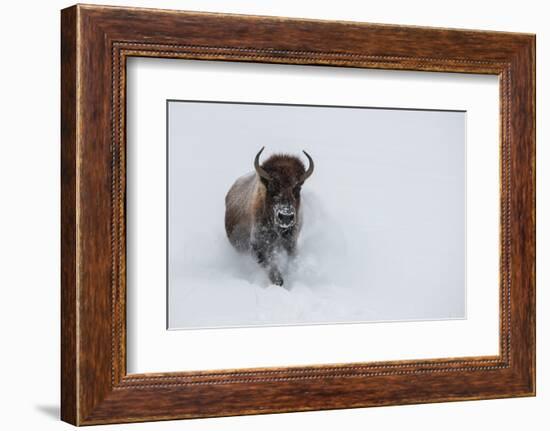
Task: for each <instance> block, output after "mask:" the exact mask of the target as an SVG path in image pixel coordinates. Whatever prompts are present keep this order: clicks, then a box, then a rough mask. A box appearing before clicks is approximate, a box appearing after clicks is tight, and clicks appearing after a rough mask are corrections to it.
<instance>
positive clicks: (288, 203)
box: [225, 147, 314, 286]
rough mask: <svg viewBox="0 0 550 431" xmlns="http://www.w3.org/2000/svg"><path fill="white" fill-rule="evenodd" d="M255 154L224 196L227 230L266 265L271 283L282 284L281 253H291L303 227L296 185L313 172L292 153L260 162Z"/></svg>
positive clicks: (231, 238) (236, 244) (238, 245)
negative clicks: (251, 165)
mask: <svg viewBox="0 0 550 431" xmlns="http://www.w3.org/2000/svg"><path fill="white" fill-rule="evenodd" d="M263 150H264V148H263V147H262V149H261V150H260V151H259V152H258V154H256V157H255V159H254V169H255V172H251V173H249V174H246V175H244V176H242V177H240V178H238V179H237V180H236V181H235V182H234V183H233V185H232V186H231V188H230V189H229V192H228V193H227V195H226V197H225V231H226V233H227V238H228V239H229V242H230V243H231V244H232V245H233V247H235V248H236V249H237V250H238V251H240V252H246V253H251V254H252V255H253V256H254V258H255V259H256V260H257V262H258V263H259V264H260V265H261V266H262V267H263V268H265V269H266V271H267V274H268V276H269V280H270V281H271V283H273V284H275V285H278V286H282V285H283V283H284V281H283V277H282V275H281V268H280V259H278V257H279V256H280V255H281V253H286V255H288V256H291V257H292V256H294V255H295V252H296V241H297V239H298V234H299V232H300V227H301V216H300V190H301V187H302V185H303V184H304V181H305V180H306V179H307V178H309V176H311V174H312V173H313V166H314V165H313V159H312V158H311V157H310V155H309V154H308V153H306V152H305V151H304V154H305V155H306V157H307V158H308V161H309V166H308V168H307V170H306V169H305V167H304V164H303V163H302V162H301V161H300V159H299V158H298V157H296V156H292V155H288V154H276V155H273V156H271V157H269V158H268V159H267V160H266V161H265V162H264V163H263V164H261V165H260V154H262V151H263Z"/></svg>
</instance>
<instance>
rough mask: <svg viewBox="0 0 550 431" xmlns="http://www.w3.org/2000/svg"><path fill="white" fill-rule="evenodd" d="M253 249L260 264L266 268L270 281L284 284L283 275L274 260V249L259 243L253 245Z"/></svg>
mask: <svg viewBox="0 0 550 431" xmlns="http://www.w3.org/2000/svg"><path fill="white" fill-rule="evenodd" d="M252 251H253V253H254V257H255V258H256V261H257V262H258V264H259V265H260V266H262V267H263V268H265V269H266V271H267V275H268V277H269V281H270V282H271V283H273V284H275V285H276V286H282V285H283V284H284V280H283V276H282V275H281V271H279V268H278V267H277V265H276V263H275V262H274V259H273V251H272V250H269V249H266V248H265V247H261V246H259V245H257V244H255V245H252Z"/></svg>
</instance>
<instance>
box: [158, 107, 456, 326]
mask: <svg viewBox="0 0 550 431" xmlns="http://www.w3.org/2000/svg"><path fill="white" fill-rule="evenodd" d="M166 107H167V114H166V115H167V121H166V124H167V131H166V134H167V142H166V145H167V160H166V163H167V194H168V196H167V206H168V208H167V233H166V234H167V255H168V259H167V268H166V270H167V289H168V291H167V307H168V313H167V314H168V318H167V320H168V322H167V326H168V329H170V330H176V329H200V328H227V327H247V326H279V325H315V324H336V323H365V322H392V321H422V320H453V319H465V318H466V317H467V310H466V256H465V254H466V122H467V113H466V112H465V111H461V110H431V109H418V108H415V107H410V108H388V107H369V106H328V105H298V104H272V103H246V102H224V101H215V100H213V101H210V100H208V101H198V100H167V102H166Z"/></svg>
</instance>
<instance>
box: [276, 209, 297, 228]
mask: <svg viewBox="0 0 550 431" xmlns="http://www.w3.org/2000/svg"><path fill="white" fill-rule="evenodd" d="M277 218H278V219H279V221H280V222H281V224H283V225H288V224H290V223H292V222H293V221H294V213H283V212H280V213H277Z"/></svg>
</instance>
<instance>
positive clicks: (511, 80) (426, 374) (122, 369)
mask: <svg viewBox="0 0 550 431" xmlns="http://www.w3.org/2000/svg"><path fill="white" fill-rule="evenodd" d="M61 36H62V44H61V45H62V95H61V97H62V155H61V157H62V418H63V420H65V421H67V422H70V423H73V424H77V425H82V424H99V423H111V422H135V421H144V420H161V419H175V418H189V417H207V416H221V415H237V414H258V413H272V412H286V411H304V410H316V409H336V408H351V407H366V406H378V405H390V404H411V403H424V402H440V401H449V400H470V399H481V398H502V397H511V396H528V395H534V393H535V172H534V170H535V137H534V121H535V108H534V97H535V87H534V85H535V77H534V70H535V69H534V67H535V37H534V36H533V35H526V34H513V33H503V32H481V31H469V30H449V29H432V28H422V27H402V26H388V25H375V24H363V23H350V22H330V21H313V20H297V19H285V18H274V17H251V16H240V15H220V14H204V13H189V12H175V11H161V10H146V9H131V8H116V7H100V6H74V7H72V8H69V9H65V10H64V11H62V34H61ZM130 56H147V57H166V58H186V59H199V60H204V61H208V60H223V61H243V62H263V63H284V64H301V65H312V66H315V65H332V66H340V67H356V68H378V69H402V70H426V71H444V72H463V73H484V74H494V75H498V76H499V77H500V86H501V87H500V88H501V92H500V105H501V196H500V199H501V220H500V224H501V244H500V247H501V265H500V274H501V281H500V317H501V327H500V353H499V355H498V356H495V357H465V358H442V359H430V360H421V361H402V362H395V361H394V362H382V363H359V364H331V365H326V366H304V367H292V368H290V367H288V368H267V369H246V370H221V371H211V370H204V371H201V372H180V373H155V374H140V375H137V374H134V375H127V373H126V365H125V364H126V348H125V344H126V341H125V334H126V326H125V324H126V323H125V322H126V320H125V316H126V314H125V313H126V308H125V307H126V302H125V297H126V259H125V217H126V214H125V193H126V183H125V182H126V174H125V154H126V139H125V124H126V119H125V117H126V112H125V100H126V70H125V65H126V59H127V58H128V57H130Z"/></svg>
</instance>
